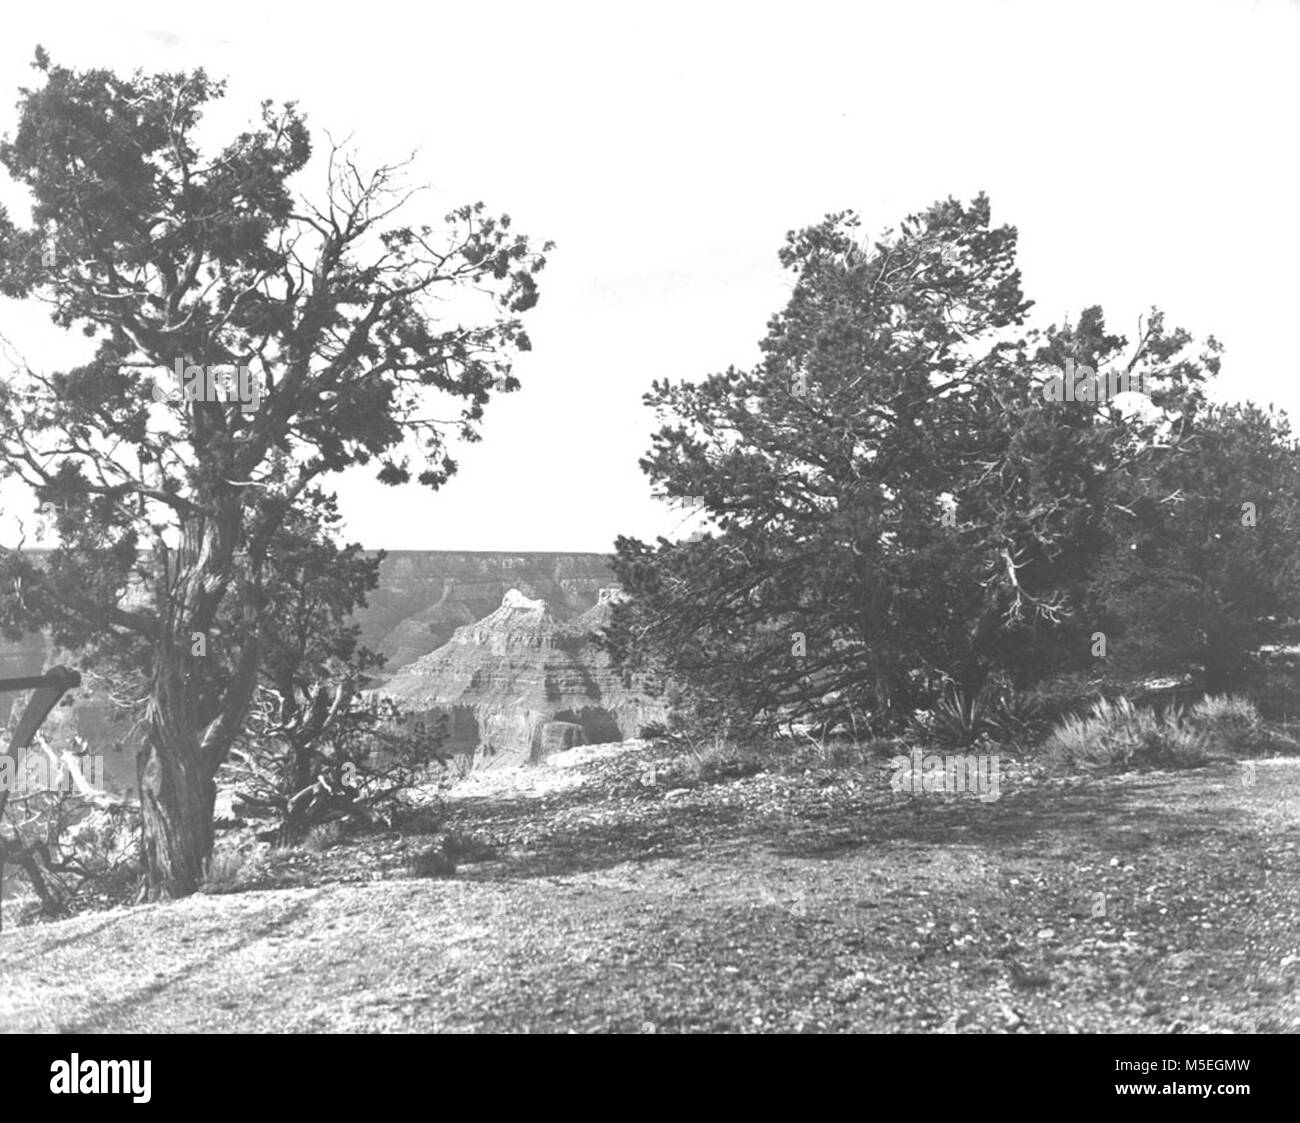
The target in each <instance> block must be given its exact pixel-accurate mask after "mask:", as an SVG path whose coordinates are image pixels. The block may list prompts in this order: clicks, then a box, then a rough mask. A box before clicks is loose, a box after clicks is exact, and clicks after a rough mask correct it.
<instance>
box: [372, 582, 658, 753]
mask: <svg viewBox="0 0 1300 1123" xmlns="http://www.w3.org/2000/svg"><path fill="white" fill-rule="evenodd" d="M612 599H613V597H612V590H610V589H609V588H608V587H606V589H605V591H604V594H603V595H602V596H600V597H599V598H598V601H597V604H595V605H593V606H592V608H591V609H589V610H588V611H587V612H585V613H583V614H581V615H580V616H578V617H576V618H575V619H573V620H571V621H569V622H568V623H564V622H561V621H559V620H557V619H556V617H555V614H554V613H553V612H552V611H551V608H550V606H549V605H548V604H547V602H546V601H544V600H542V599H540V598H532V597H528V596H526V595H524V594H523V593H522V592H520V591H519V590H517V589H512V590H510V591H509V592H507V593H506V595H505V597H504V598H503V599H502V602H501V607H500V608H498V609H497V610H496V611H495V612H493V613H491V614H489V615H488V616H486V617H484V618H483V619H482V620H479V621H477V622H475V623H473V624H468V625H466V626H464V627H462V628H458V629H457V630H456V632H455V633H454V634H453V636H452V637H451V640H450V642H448V643H447V644H446V645H445V646H443V647H441V648H439V649H438V650H437V651H434V652H432V653H430V654H429V655H426V656H424V658H422V659H418V660H416V661H415V662H414V663H412V664H410V665H409V666H407V667H405V668H404V669H403V670H402V671H401V672H399V673H398V674H397V675H396V676H394V677H393V678H392V679H391V680H390V681H389V682H388V683H387V685H385V686H384V687H383V688H382V690H381V691H380V693H382V694H384V695H386V696H387V697H390V698H393V699H395V700H396V701H397V702H398V703H399V704H401V705H402V707H403V708H404V709H406V710H407V711H408V712H409V713H410V714H411V715H412V720H413V721H417V722H423V723H425V724H426V725H432V723H433V722H434V721H435V720H437V719H438V718H440V717H445V718H447V719H449V720H448V724H449V728H448V730H447V733H448V737H449V740H448V742H447V743H446V744H444V746H443V748H444V751H450V752H454V753H457V754H461V755H465V756H469V757H472V759H473V763H474V767H476V768H484V767H487V768H491V767H500V766H502V765H515V764H522V763H528V762H532V761H536V760H538V759H540V758H541V756H542V754H543V751H544V748H543V727H544V726H546V725H547V724H548V723H554V722H568V723H572V724H574V725H577V726H580V727H581V730H582V738H581V739H582V740H585V741H586V742H587V743H588V744H599V743H601V742H606V741H621V740H624V739H625V738H628V737H635V736H636V735H637V733H638V731H639V730H640V727H641V726H642V725H644V724H646V723H647V722H651V721H657V720H661V719H662V717H663V712H662V706H661V704H660V703H659V702H658V701H657V700H655V699H652V698H649V697H647V696H646V695H645V694H644V693H643V692H641V691H640V690H638V689H635V688H628V687H626V686H624V685H623V682H622V680H621V678H620V677H619V675H618V674H617V673H616V671H615V670H614V668H613V665H612V663H611V661H610V659H609V656H608V655H606V654H605V652H603V651H601V650H600V649H599V648H598V647H597V646H596V645H595V644H594V642H593V637H592V633H593V632H595V631H596V630H598V629H599V628H600V627H601V626H603V625H604V624H606V623H607V622H608V620H609V613H610V609H611V603H612ZM547 740H548V741H549V738H547ZM570 740H574V738H570Z"/></svg>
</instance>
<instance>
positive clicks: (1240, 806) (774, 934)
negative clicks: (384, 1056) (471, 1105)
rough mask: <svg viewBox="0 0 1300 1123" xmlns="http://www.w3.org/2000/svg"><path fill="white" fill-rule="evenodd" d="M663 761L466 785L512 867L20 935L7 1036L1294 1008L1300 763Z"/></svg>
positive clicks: (4, 999) (1193, 1014)
mask: <svg viewBox="0 0 1300 1123" xmlns="http://www.w3.org/2000/svg"><path fill="white" fill-rule="evenodd" d="M650 781H651V778H650V777H648V776H647V774H646V758H645V756H644V755H643V753H640V752H638V751H636V750H619V749H604V750H582V751H578V752H575V753H574V754H564V757H562V758H561V759H559V760H558V761H557V762H556V765H555V766H554V767H547V768H542V769H536V770H532V771H531V772H527V773H524V774H521V775H516V776H498V777H487V778H485V779H484V780H482V781H476V782H475V783H474V784H473V785H471V786H467V787H465V788H464V789H462V790H461V791H460V792H458V794H457V799H456V801H455V804H454V807H453V817H454V820H455V822H456V824H457V825H458V826H460V827H461V828H463V829H468V830H471V831H474V832H475V833H476V834H478V835H480V836H485V837H488V838H491V839H493V840H494V841H495V842H496V843H497V845H498V846H499V847H500V851H501V855H502V856H501V857H500V858H499V859H498V860H495V861H490V862H484V863H479V864H475V865H469V866H464V867H462V869H461V870H460V871H458V872H457V874H456V875H455V876H454V877H452V878H449V879H444V880H407V879H403V878H399V877H396V876H394V872H395V871H396V870H397V869H398V868H399V867H400V866H401V865H402V863H403V861H404V857H403V856H404V854H405V853H406V852H407V851H408V849H409V848H410V847H411V846H413V845H415V844H416V843H417V842H418V841H419V840H394V839H392V838H391V837H389V838H381V839H368V840H365V841H364V842H363V843H361V844H359V845H357V846H349V847H341V848H338V849H336V850H332V851H330V852H328V853H327V854H326V855H324V856H322V858H321V860H320V861H319V862H317V863H315V864H314V865H312V864H310V863H307V864H305V865H304V866H303V869H302V870H301V872H300V874H298V875H296V876H299V877H300V880H301V884H299V885H298V886H296V887H289V888H283V889H277V890H268V891H256V892H245V893H239V894H234V895H227V896H199V897H194V898H191V899H188V900H185V901H181V902H177V903H173V904H167V905H157V906H149V907H143V908H136V909H118V910H114V911H111V912H102V913H97V914H87V915H83V916H80V917H77V918H74V919H72V920H68V921H64V922H61V923H58V924H47V925H38V926H33V927H28V928H23V929H18V930H10V931H7V932H6V933H5V935H4V936H3V938H2V939H0V957H2V958H0V1028H4V1029H9V1030H17V1031H28V1032H30V1031H34V1030H36V1031H39V1030H78V1031H104V1032H121V1031H136V1030H143V1031H149V1032H186V1031H198V1030H207V1031H218V1032H220V1031H230V1032H235V1031H312V1030H323V1031H354V1030H369V1031H392V1030H449V1031H456V1030H468V1031H472V1030H515V1031H525V1032H554V1031H568V1030H577V1031H591V1030H615V1031H639V1032H674V1031H681V1030H701V1029H709V1030H732V1031H734V1030H757V1031H762V1030H781V1031H789V1030H855V1029H856V1030H876V1031H879V1030H913V1031H920V1030H931V1031H932V1030H936V1029H947V1030H957V1029H960V1030H966V1031H968V1032H972V1031H984V1032H987V1031H993V1032H1042V1031H1050V1032H1072V1031H1084V1032H1087V1031H1111V1032H1114V1031H1120V1032H1123V1031H1135V1032H1171V1031H1172V1032H1196V1031H1232V1032H1251V1031H1272V1032H1276V1031H1294V1030H1296V1029H1298V1028H1300V992H1298V989H1297V984H1298V982H1300V761H1298V760H1295V759H1284V760H1276V761H1260V762H1258V764H1257V766H1256V771H1255V782H1254V784H1253V785H1249V786H1248V785H1246V784H1244V783H1243V775H1242V770H1241V768H1240V766H1238V765H1233V764H1228V763H1220V764H1216V765H1212V766H1209V767H1206V768H1202V769H1198V770H1195V771H1191V772H1182V773H1150V774H1145V775H1140V776H1127V777H1115V778H1110V779H1107V780H1104V781H1069V782H1065V783H1060V782H1042V781H1036V780H1034V779H1033V778H1032V777H1031V776H1029V775H1027V774H1025V773H1024V772H1023V770H1022V771H1021V772H1020V773H1015V772H1012V773H1011V774H1009V775H1008V777H1007V779H1006V780H1004V783H1003V794H1002V798H1001V799H999V800H998V801H996V802H989V803H980V802H978V801H977V800H975V799H974V798H973V797H968V796H938V795H935V796H926V797H924V798H923V799H921V800H919V801H913V800H910V799H908V798H907V797H900V796H897V795H895V794H894V793H893V792H891V791H890V790H889V787H888V771H887V769H885V768H884V766H883V764H882V765H880V766H872V767H870V768H866V769H861V768H859V769H857V770H854V771H851V772H848V771H843V770H841V771H824V772H818V771H813V772H810V773H806V774H800V775H796V776H784V775H766V774H761V775H757V776H751V777H748V778H746V779H741V780H735V781H731V782H724V783H715V784H701V785H696V786H688V787H678V788H669V787H667V786H666V785H665V784H664V783H662V782H660V781H659V780H657V779H655V780H654V782H650ZM343 877H346V878H348V879H350V881H351V883H342V882H341V881H340V880H339V879H340V878H343ZM1103 909H1104V913H1105V915H1099V914H1100V912H1101V911H1102V910H1103Z"/></svg>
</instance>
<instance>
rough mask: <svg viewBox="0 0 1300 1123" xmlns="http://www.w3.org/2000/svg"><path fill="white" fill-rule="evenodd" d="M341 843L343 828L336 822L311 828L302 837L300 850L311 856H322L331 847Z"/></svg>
mask: <svg viewBox="0 0 1300 1123" xmlns="http://www.w3.org/2000/svg"><path fill="white" fill-rule="evenodd" d="M342 841H343V826H342V824H341V823H339V822H338V821H337V820H336V821H335V822H332V823H320V824H318V825H317V826H314V827H312V828H311V830H309V831H308V832H307V834H306V835H305V836H304V837H303V840H302V848H303V849H304V850H308V851H310V852H311V853H313V854H323V853H324V852H325V851H326V850H328V849H329V848H330V847H331V846H337V845H338V844H339V843H340V842H342Z"/></svg>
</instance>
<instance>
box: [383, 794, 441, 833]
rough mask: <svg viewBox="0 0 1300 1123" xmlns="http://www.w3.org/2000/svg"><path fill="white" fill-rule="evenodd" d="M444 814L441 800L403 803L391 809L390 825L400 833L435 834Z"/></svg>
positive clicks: (438, 829) (439, 828) (439, 827)
mask: <svg viewBox="0 0 1300 1123" xmlns="http://www.w3.org/2000/svg"><path fill="white" fill-rule="evenodd" d="M444 814H445V813H444V810H443V806H442V803H441V802H438V803H414V804H412V803H403V804H400V805H399V806H398V807H397V808H396V809H395V810H394V811H393V816H392V827H393V830H395V831H400V832H401V833H402V834H437V833H438V831H440V830H441V829H442V822H443V818H444Z"/></svg>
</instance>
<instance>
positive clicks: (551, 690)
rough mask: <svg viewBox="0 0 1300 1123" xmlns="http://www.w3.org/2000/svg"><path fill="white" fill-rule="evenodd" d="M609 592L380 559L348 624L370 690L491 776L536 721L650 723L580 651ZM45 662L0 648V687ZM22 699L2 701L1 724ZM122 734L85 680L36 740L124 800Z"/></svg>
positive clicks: (416, 556) (516, 756) (475, 555)
mask: <svg viewBox="0 0 1300 1123" xmlns="http://www.w3.org/2000/svg"><path fill="white" fill-rule="evenodd" d="M615 595H616V585H615V579H614V574H613V572H612V571H611V569H610V566H609V559H608V557H607V556H606V555H603V554H589V553H529V552H520V553H498V552H487V551H483V552H476V551H392V552H389V553H387V554H386V556H385V557H384V559H383V561H382V562H381V564H380V572H379V587H378V588H377V589H376V590H375V591H374V592H373V593H371V594H370V596H369V598H368V602H367V604H366V606H365V607H364V608H363V609H361V610H360V611H358V612H357V613H356V614H355V616H354V618H353V619H354V621H355V622H356V623H357V624H358V625H359V626H360V629H361V641H362V643H364V644H365V645H366V646H368V647H370V648H372V649H373V650H375V651H377V652H379V653H380V654H382V655H384V656H385V657H386V659H387V662H386V664H385V666H384V668H383V670H382V672H381V673H379V674H377V675H376V676H375V679H374V682H373V683H372V686H373V688H374V689H376V690H378V691H381V692H383V693H387V694H388V695H389V696H391V697H394V698H398V699H399V700H400V701H402V703H403V704H404V705H407V706H409V707H410V708H411V709H412V711H414V712H415V714H416V717H415V720H426V719H431V718H434V717H436V716H438V715H446V716H447V717H448V718H449V719H450V726H451V734H452V736H451V739H450V742H449V743H448V744H447V745H445V746H443V751H451V752H454V753H457V754H460V755H462V756H464V757H466V758H467V764H472V766H474V767H484V766H498V765H500V764H501V763H505V762H524V761H527V760H529V759H533V758H534V757H535V756H536V755H537V753H539V752H540V751H541V748H540V746H541V743H542V740H543V736H542V734H543V730H542V727H543V726H544V725H546V724H547V723H548V722H568V723H570V724H572V725H576V726H579V727H580V728H581V734H580V739H581V740H585V741H587V742H588V743H593V742H598V741H611V740H615V741H616V740H622V739H624V738H628V737H635V736H636V735H637V733H638V731H639V727H640V725H642V724H644V723H646V722H647V721H653V720H658V717H659V716H660V707H659V705H658V704H657V703H656V702H655V701H654V700H652V699H650V698H648V697H646V696H645V695H644V694H643V693H641V692H638V691H636V690H633V689H630V688H628V687H625V686H624V685H623V684H622V682H621V681H620V679H619V677H618V675H617V674H616V673H615V671H614V669H613V667H612V666H611V664H610V662H609V659H608V656H606V655H605V654H604V653H603V652H601V651H599V650H598V649H597V648H596V647H595V645H594V644H593V643H592V642H591V632H592V630H593V629H595V628H598V627H599V626H600V625H601V624H602V623H604V622H605V621H607V619H608V613H609V609H610V604H611V600H612V597H613V596H615ZM56 658H59V659H61V661H64V662H67V663H68V664H69V665H71V666H76V665H77V664H76V661H75V660H69V659H66V658H62V657H56V653H55V652H54V651H53V650H52V649H51V645H50V644H49V642H48V640H47V638H46V637H44V636H41V635H28V636H25V637H24V638H23V639H22V640H21V641H19V642H16V643H15V642H0V677H4V678H7V677H16V676H20V675H29V674H37V673H39V672H40V671H42V670H43V669H45V668H46V667H48V666H50V665H51V664H52V663H53V662H55V661H56ZM78 669H81V670H83V672H84V671H85V670H86V668H80V667H79V668H78ZM20 697H21V696H19V695H14V694H0V726H3V725H4V724H5V723H6V722H7V721H8V719H9V716H10V711H11V709H12V707H13V705H14V703H15V701H16V700H17V699H19V698H20ZM129 731H130V721H129V719H128V718H127V716H126V715H123V714H121V713H120V712H116V711H115V710H114V708H113V707H112V705H111V704H110V703H109V702H108V700H107V699H106V698H103V697H101V696H100V695H98V694H97V693H96V690H95V686H94V676H93V675H86V676H85V682H84V685H83V686H82V687H80V688H78V689H77V690H76V691H74V692H73V693H72V694H71V696H70V697H69V698H68V699H65V701H64V704H63V705H62V706H60V707H59V708H57V709H56V710H55V711H54V712H53V713H52V714H51V715H50V717H49V718H48V719H47V721H46V725H45V728H44V730H43V732H44V733H45V734H46V736H47V737H48V738H49V739H50V741H51V743H52V744H54V746H55V747H56V748H64V747H68V746H70V745H71V744H72V740H73V738H74V737H79V738H81V739H84V740H85V741H86V742H87V743H88V745H89V746H90V750H91V751H92V752H94V753H98V754H102V755H103V756H104V757H105V762H106V773H107V777H108V784H109V787H110V788H111V789H112V790H115V791H118V792H121V793H123V794H133V793H134V788H135V784H136V777H135V761H134V754H133V753H132V752H130V751H129V750H128V749H127V747H126V744H127V740H128V734H129Z"/></svg>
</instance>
